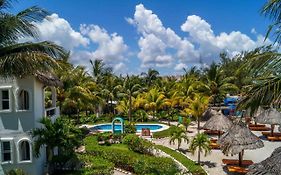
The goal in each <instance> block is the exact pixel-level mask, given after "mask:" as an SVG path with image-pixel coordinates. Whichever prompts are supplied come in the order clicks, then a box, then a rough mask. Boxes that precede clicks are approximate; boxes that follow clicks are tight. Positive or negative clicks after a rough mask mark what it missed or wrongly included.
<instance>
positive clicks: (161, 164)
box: [134, 157, 179, 175]
mask: <svg viewBox="0 0 281 175" xmlns="http://www.w3.org/2000/svg"><path fill="white" fill-rule="evenodd" d="M178 171H179V170H178V168H177V166H176V165H175V163H174V161H173V160H172V159H170V158H160V157H148V158H146V159H139V160H138V161H137V162H136V164H135V165H134V172H135V173H136V174H139V175H147V174H151V175H152V174H155V175H156V174H161V175H171V174H176V173H177V172H178Z"/></svg>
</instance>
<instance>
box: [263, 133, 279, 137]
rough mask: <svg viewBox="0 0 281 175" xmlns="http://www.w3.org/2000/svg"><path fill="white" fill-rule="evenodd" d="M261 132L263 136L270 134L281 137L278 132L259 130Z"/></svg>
mask: <svg viewBox="0 0 281 175" xmlns="http://www.w3.org/2000/svg"><path fill="white" fill-rule="evenodd" d="M261 134H262V135H263V136H265V137H268V136H272V137H281V133H280V132H273V133H271V132H261Z"/></svg>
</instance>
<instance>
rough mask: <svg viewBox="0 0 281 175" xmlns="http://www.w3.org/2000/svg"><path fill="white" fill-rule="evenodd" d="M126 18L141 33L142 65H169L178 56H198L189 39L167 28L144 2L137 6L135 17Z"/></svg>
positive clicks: (140, 53) (190, 58)
mask: <svg viewBox="0 0 281 175" xmlns="http://www.w3.org/2000/svg"><path fill="white" fill-rule="evenodd" d="M126 20H127V21H128V23H129V24H132V25H134V26H136V28H137V31H138V32H139V33H140V35H141V37H140V39H139V41H138V45H139V48H140V52H139V53H138V57H139V59H140V60H141V63H142V67H154V66H156V67H169V66H171V65H172V64H173V61H174V59H176V58H180V59H183V60H184V59H185V60H189V61H190V60H193V59H194V58H196V57H197V56H198V54H197V53H196V51H195V50H194V46H193V45H192V44H191V43H190V42H189V41H188V40H185V39H181V38H180V37H179V36H178V35H177V34H176V33H175V32H174V31H173V30H172V29H171V28H165V27H164V26H163V24H162V22H161V20H160V19H159V18H158V16H157V15H155V14H153V12H152V11H151V10H147V9H146V8H145V7H144V6H143V5H142V4H139V5H137V6H136V11H135V14H134V18H126Z"/></svg>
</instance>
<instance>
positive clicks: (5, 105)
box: [0, 89, 10, 110]
mask: <svg viewBox="0 0 281 175" xmlns="http://www.w3.org/2000/svg"><path fill="white" fill-rule="evenodd" d="M0 95H1V106H0V109H1V110H10V94H9V90H8V89H5V90H1V93H0Z"/></svg>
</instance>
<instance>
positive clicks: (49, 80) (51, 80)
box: [35, 72, 63, 87]
mask: <svg viewBox="0 0 281 175" xmlns="http://www.w3.org/2000/svg"><path fill="white" fill-rule="evenodd" d="M35 77H36V78H37V79H38V80H39V81H40V82H41V83H43V84H44V85H46V86H56V87H62V86H63V83H62V82H61V81H60V79H59V78H58V77H57V76H55V75H54V74H52V73H46V72H45V73H42V72H37V73H35Z"/></svg>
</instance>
